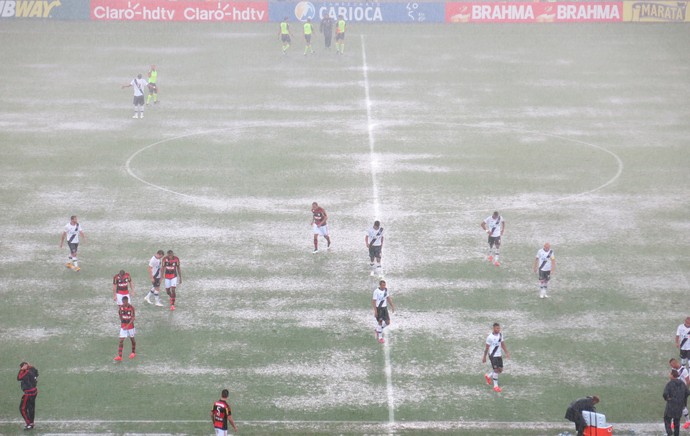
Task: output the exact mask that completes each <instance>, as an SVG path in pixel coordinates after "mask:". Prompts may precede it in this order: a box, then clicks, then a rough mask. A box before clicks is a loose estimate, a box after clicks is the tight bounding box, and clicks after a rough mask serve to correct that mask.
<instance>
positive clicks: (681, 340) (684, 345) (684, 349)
mask: <svg viewBox="0 0 690 436" xmlns="http://www.w3.org/2000/svg"><path fill="white" fill-rule="evenodd" d="M676 347H678V349H680V363H681V364H682V365H683V366H684V367H686V368H687V367H688V358H690V316H689V317H687V318H685V322H684V323H683V324H681V325H679V326H678V328H677V329H676Z"/></svg>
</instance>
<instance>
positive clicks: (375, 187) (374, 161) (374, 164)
mask: <svg viewBox="0 0 690 436" xmlns="http://www.w3.org/2000/svg"><path fill="white" fill-rule="evenodd" d="M360 38H361V40H362V74H363V76H364V102H365V103H366V106H367V133H368V134H369V162H370V164H371V190H372V197H373V202H374V217H375V219H381V209H380V204H379V184H378V180H377V175H378V169H379V159H378V155H377V154H376V150H375V145H376V141H375V140H374V122H373V118H372V115H371V98H369V67H368V66H367V52H366V49H365V47H364V35H360Z"/></svg>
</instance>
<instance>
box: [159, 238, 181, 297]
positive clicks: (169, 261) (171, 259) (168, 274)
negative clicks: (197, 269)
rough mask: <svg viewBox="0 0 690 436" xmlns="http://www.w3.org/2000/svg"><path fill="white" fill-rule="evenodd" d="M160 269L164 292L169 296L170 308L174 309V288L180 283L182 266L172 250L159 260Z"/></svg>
mask: <svg viewBox="0 0 690 436" xmlns="http://www.w3.org/2000/svg"><path fill="white" fill-rule="evenodd" d="M161 269H162V270H163V277H164V278H165V293H166V294H168V295H169V296H170V310H175V297H176V296H177V295H176V294H175V290H176V289H177V285H181V284H182V268H181V267H180V258H179V257H177V256H175V253H173V251H172V250H168V255H167V256H165V257H164V258H163V260H162V261H161Z"/></svg>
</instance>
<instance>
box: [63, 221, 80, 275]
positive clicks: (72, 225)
mask: <svg viewBox="0 0 690 436" xmlns="http://www.w3.org/2000/svg"><path fill="white" fill-rule="evenodd" d="M79 237H81V238H82V239H83V240H84V241H86V236H85V235H84V229H83V228H82V227H81V225H80V224H79V222H78V221H77V216H76V215H72V216H71V217H70V219H69V222H68V223H67V225H65V230H64V231H63V232H62V237H61V238H60V248H62V245H63V244H64V243H65V240H67V245H68V246H69V261H68V262H67V264H66V265H65V266H67V268H70V269H73V270H74V271H79V270H80V269H81V268H79V259H78V258H77V249H78V248H79Z"/></svg>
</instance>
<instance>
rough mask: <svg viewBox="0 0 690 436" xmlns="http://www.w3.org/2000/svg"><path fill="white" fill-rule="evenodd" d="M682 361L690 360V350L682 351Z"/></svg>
mask: <svg viewBox="0 0 690 436" xmlns="http://www.w3.org/2000/svg"><path fill="white" fill-rule="evenodd" d="M680 358H681V359H690V350H680Z"/></svg>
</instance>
